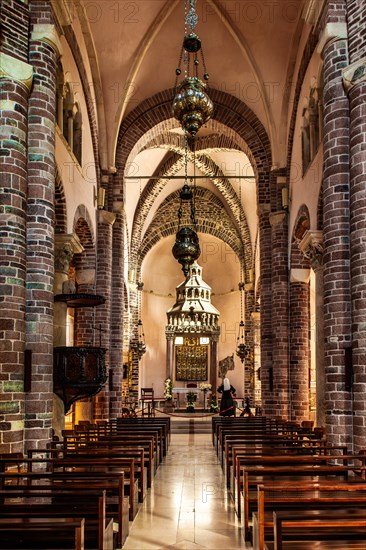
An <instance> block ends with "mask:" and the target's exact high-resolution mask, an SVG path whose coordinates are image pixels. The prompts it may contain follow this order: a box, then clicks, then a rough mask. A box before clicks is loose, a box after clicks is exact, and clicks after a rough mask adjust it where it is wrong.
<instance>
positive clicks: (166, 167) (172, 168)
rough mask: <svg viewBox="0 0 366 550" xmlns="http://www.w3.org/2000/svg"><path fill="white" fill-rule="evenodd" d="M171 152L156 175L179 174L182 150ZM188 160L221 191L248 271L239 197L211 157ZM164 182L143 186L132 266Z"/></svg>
mask: <svg viewBox="0 0 366 550" xmlns="http://www.w3.org/2000/svg"><path fill="white" fill-rule="evenodd" d="M169 147H170V148H171V147H173V146H172V145H169ZM175 149H177V150H175ZM172 152H173V154H172V155H171V156H168V158H167V157H165V159H164V161H163V163H162V164H161V166H160V167H159V170H158V173H157V174H156V175H168V174H172V173H173V174H174V173H176V172H178V170H179V169H180V168H181V167H182V165H183V154H184V151H182V150H181V149H180V148H179V147H178V146H176V147H175V148H174V149H173V151H172ZM189 160H190V161H191V162H195V164H196V166H197V167H198V168H199V169H200V170H201V172H202V173H203V174H205V175H207V177H209V178H210V179H212V180H213V181H214V183H215V185H216V187H217V189H218V190H219V191H220V193H221V195H222V196H223V197H224V199H225V201H226V202H227V204H228V207H229V208H230V212H231V213H232V217H233V220H234V223H236V225H237V226H241V227H242V235H241V239H242V242H243V252H242V253H241V254H240V257H243V259H244V266H245V269H246V270H248V269H249V268H250V265H251V263H252V248H251V238H250V231H249V226H248V223H247V219H246V216H245V212H244V210H243V208H242V205H241V204H240V201H239V198H238V196H237V195H236V193H235V192H234V190H233V188H232V185H231V184H230V182H229V180H228V179H227V178H226V177H225V176H224V175H223V173H222V172H221V170H220V169H219V167H218V166H217V165H216V164H215V163H214V162H213V160H212V159H211V158H209V157H207V156H206V155H202V154H196V156H195V157H193V154H192V153H191V152H190V153H189ZM167 183H168V182H167V180H156V179H153V180H150V181H149V182H148V184H147V185H146V186H145V188H144V191H143V193H142V195H141V197H140V200H139V202H138V205H137V208H136V212H135V218H134V222H133V227H132V235H131V263H133V264H134V263H136V262H137V259H138V257H139V252H138V248H139V247H140V242H141V235H142V227H143V224H144V221H145V219H146V217H147V215H148V213H149V211H150V208H151V206H152V204H153V202H154V200H155V199H156V198H157V197H158V195H159V193H160V191H161V190H162V189H163V188H164V187H165V186H166V185H167ZM177 197H178V195H177ZM178 202H179V198H177V204H176V206H175V208H176V211H177V209H178ZM197 210H198V211H200V212H202V211H203V210H204V208H202V206H200V208H199V209H197ZM172 214H173V216H172V217H173V219H175V217H176V215H175V213H172ZM166 215H167V214H166Z"/></svg>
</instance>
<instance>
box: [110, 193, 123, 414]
mask: <svg viewBox="0 0 366 550" xmlns="http://www.w3.org/2000/svg"><path fill="white" fill-rule="evenodd" d="M114 211H115V215H116V221H115V223H114V224H113V269H112V278H113V283H112V287H113V300H112V304H111V308H112V309H111V313H112V323H111V351H110V361H111V363H110V369H111V370H112V380H111V388H110V392H109V413H110V418H116V417H117V416H120V415H121V410H122V379H123V367H122V358H123V310H124V284H123V279H124V215H123V213H122V211H121V210H120V209H119V208H118V204H116V205H115V207H114Z"/></svg>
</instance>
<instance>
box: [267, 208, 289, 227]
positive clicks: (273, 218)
mask: <svg viewBox="0 0 366 550" xmlns="http://www.w3.org/2000/svg"><path fill="white" fill-rule="evenodd" d="M286 215H287V212H285V211H284V210H279V211H278V212H271V214H270V215H269V223H270V224H271V226H272V227H273V226H274V225H279V224H281V223H283V222H284V221H285V219H286Z"/></svg>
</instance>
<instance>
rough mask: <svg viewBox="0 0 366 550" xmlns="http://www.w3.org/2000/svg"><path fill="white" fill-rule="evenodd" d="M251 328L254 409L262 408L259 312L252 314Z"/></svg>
mask: <svg viewBox="0 0 366 550" xmlns="http://www.w3.org/2000/svg"><path fill="white" fill-rule="evenodd" d="M252 326H253V363H254V366H253V368H254V401H253V402H252V404H253V406H255V407H262V391H261V376H260V373H261V332H260V326H261V314H260V313H259V311H253V313H252Z"/></svg>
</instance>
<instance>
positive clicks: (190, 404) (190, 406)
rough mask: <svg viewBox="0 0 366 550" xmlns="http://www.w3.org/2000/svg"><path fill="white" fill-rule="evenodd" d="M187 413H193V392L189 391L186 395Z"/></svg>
mask: <svg viewBox="0 0 366 550" xmlns="http://www.w3.org/2000/svg"><path fill="white" fill-rule="evenodd" d="M186 411H187V412H194V393H193V391H189V392H188V393H187V407H186Z"/></svg>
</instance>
